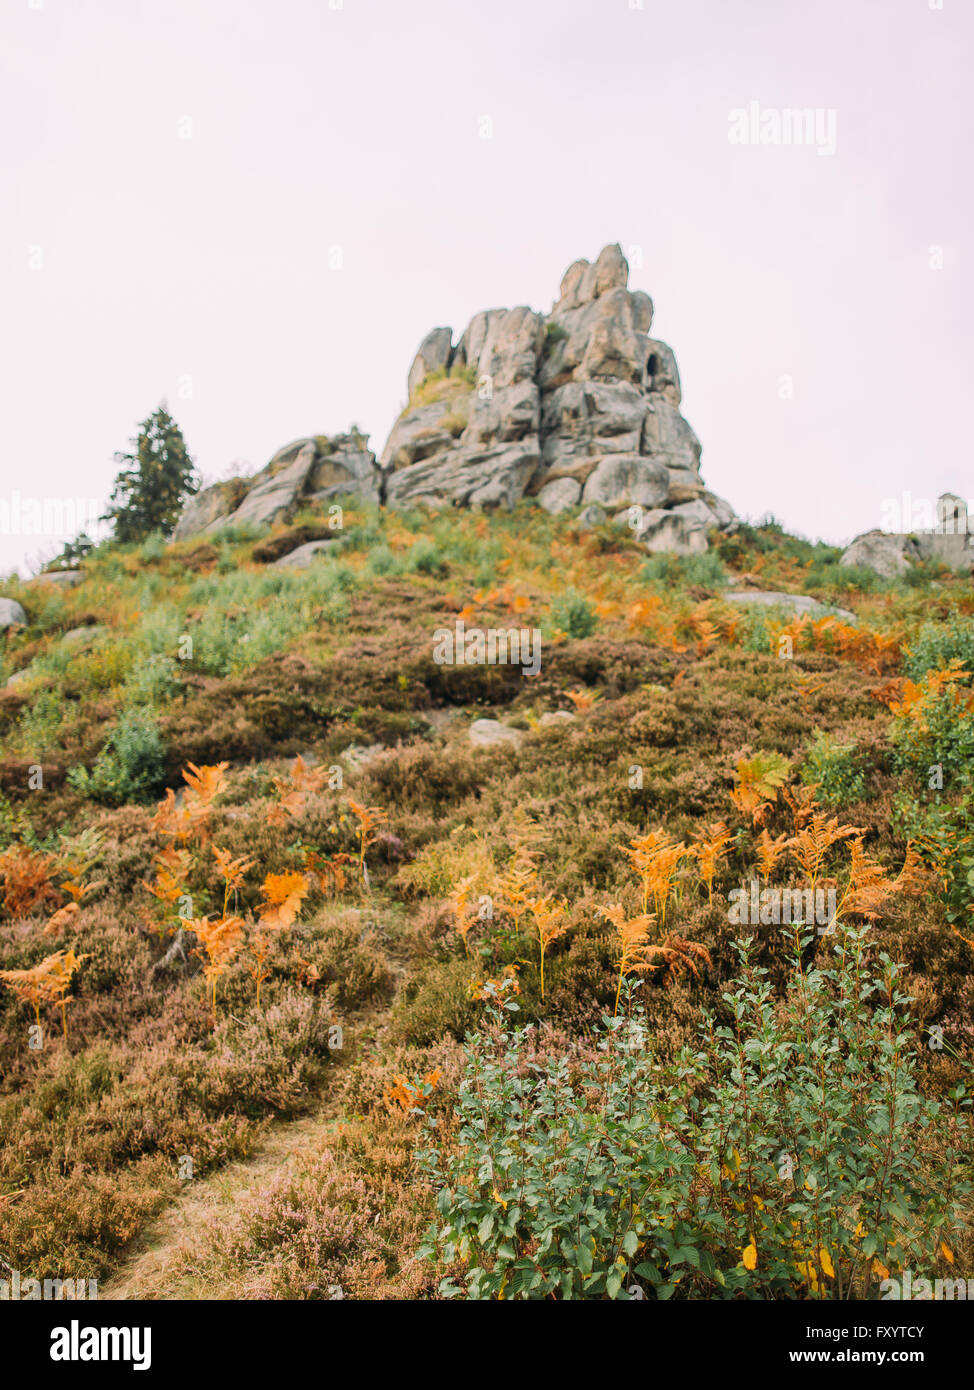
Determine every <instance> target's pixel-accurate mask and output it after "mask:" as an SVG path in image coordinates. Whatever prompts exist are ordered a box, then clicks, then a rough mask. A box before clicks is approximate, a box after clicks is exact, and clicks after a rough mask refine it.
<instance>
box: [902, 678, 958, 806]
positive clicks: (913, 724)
mask: <svg viewBox="0 0 974 1390" xmlns="http://www.w3.org/2000/svg"><path fill="white" fill-rule="evenodd" d="M889 738H890V742H891V743H892V745H893V768H894V771H896V772H900V773H903V772H905V773H909V774H911V775H912V776H914V777H916V778H918V779H919V780H920V781H921V782H923V783H925V784H926V785H927V786H928V787H929V788H930V789H931V790H932V789H933V788H934V787H938V789H939V788H942V789H943V790H945V791H947V792H948V793H950V792H953V791H955V790H958V789H959V790H961V791H965V790H969V788H970V784H971V780H972V778H974V715H972V714H971V712H970V711H969V710H967V709H965V708H964V704H963V702H962V701H958V700H956V699H955V697H954V692H953V691H952V690H950V689H948V690H944V691H942V692H941V693H940V694H939V695H933V694H931V695H928V696H927V698H926V699H925V700H924V703H923V709H922V717H920V718H917V717H914V715H912V714H911V713H909V712H907V713H904V714H900V715H897V716H895V717H894V719H893V721H892V723H891V725H890V731H889ZM931 779H935V780H931Z"/></svg>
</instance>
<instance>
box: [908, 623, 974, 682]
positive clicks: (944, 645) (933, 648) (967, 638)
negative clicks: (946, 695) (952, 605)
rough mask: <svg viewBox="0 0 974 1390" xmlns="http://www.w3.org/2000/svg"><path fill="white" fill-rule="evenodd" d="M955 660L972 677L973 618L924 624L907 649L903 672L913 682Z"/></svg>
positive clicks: (973, 656) (973, 652)
mask: <svg viewBox="0 0 974 1390" xmlns="http://www.w3.org/2000/svg"><path fill="white" fill-rule="evenodd" d="M954 660H959V661H961V662H963V664H964V667H965V668H966V670H967V671H969V672H970V673H971V674H972V675H974V618H962V617H959V616H958V615H957V614H956V613H955V614H952V615H951V617H949V618H946V619H944V620H942V621H939V622H932V621H931V622H926V623H924V624H923V626H922V627H921V629H920V631H919V633H918V634H917V636H916V637H915V638H914V639H913V641H912V642H911V643H910V645H909V647H908V648H907V654H906V660H905V661H904V663H903V669H904V671H905V673H906V675H908V676H909V678H910V679H911V680H913V681H920V680H922V679H923V677H924V676H925V675H926V673H927V672H928V671H939V670H942V669H943V668H944V667H945V666H947V665H948V664H949V663H950V662H951V661H954Z"/></svg>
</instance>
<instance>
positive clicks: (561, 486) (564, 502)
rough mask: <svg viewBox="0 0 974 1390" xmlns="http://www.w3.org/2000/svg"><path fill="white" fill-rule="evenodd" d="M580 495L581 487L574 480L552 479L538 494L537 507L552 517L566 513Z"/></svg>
mask: <svg viewBox="0 0 974 1390" xmlns="http://www.w3.org/2000/svg"><path fill="white" fill-rule="evenodd" d="M581 495H582V485H581V483H579V482H578V480H577V479H576V478H553V479H552V480H551V482H550V483H545V485H544V487H543V488H542V489H541V491H540V492H539V493H538V499H537V500H538V505H539V507H543V508H544V509H545V511H546V512H550V513H551V515H552V516H557V515H558V513H559V512H567V511H568V510H569V508H570V507H574V506H575V504H576V503H577V502H578V500H579V498H580V497H581Z"/></svg>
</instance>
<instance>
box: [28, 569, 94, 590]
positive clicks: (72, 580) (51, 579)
mask: <svg viewBox="0 0 974 1390" xmlns="http://www.w3.org/2000/svg"><path fill="white" fill-rule="evenodd" d="M84 577H85V576H84V571H83V570H41V572H40V574H35V575H34V577H33V579H32V580H31V583H32V584H53V585H54V587H55V588H56V589H75V588H77V586H78V585H79V584H80V583H81V581H82V580H83V579H84Z"/></svg>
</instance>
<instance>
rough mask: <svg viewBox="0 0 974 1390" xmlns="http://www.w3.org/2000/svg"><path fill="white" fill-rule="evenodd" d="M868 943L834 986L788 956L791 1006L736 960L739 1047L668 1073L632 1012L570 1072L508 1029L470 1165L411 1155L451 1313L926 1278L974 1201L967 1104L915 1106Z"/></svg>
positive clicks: (480, 1055)
mask: <svg viewBox="0 0 974 1390" xmlns="http://www.w3.org/2000/svg"><path fill="white" fill-rule="evenodd" d="M868 936H869V929H868V928H854V929H843V930H842V932H841V939H840V940H838V941H837V942H836V950H835V952H834V954H832V955H830V956H829V957H828V958H827V959H826V960H825V962H824V963H822V964H815V963H812V964H809V963H808V960H807V956H808V951H809V948H810V947H811V944H812V941H813V940H814V937H813V936H811V935H809V936H807V937H806V938H805V939H804V940H802V941H796V942H795V946H794V948H793V954H794V975H793V977H792V983H791V985H790V987H789V989H788V992H787V995H786V998H785V1000H784V1001H783V1003H779V1002H778V1001H777V1000H776V999H775V997H774V994H773V991H772V987H771V985H770V983H769V982H768V979H767V971H765V970H763V969H761V968H758V967H756V966H755V965H754V964H753V961H752V942H751V940H745V941H743V942H740V943H736V945H737V950H738V954H739V957H740V962H741V968H740V974H739V977H738V979H737V980H736V981H735V982H734V983H733V985H732V986H731V988H730V989H729V990H728V991H727V992H726V993H725V994H724V1001H725V1004H726V1006H727V1010H728V1011H729V1017H730V1023H729V1026H727V1025H721V1026H718V1025H717V1023H716V1021H715V1020H713V1019H710V1020H707V1021H705V1022H704V1024H703V1026H702V1028H701V1033H700V1042H699V1045H698V1047H697V1048H685V1049H683V1050H682V1051H681V1052H680V1053H679V1054H678V1055H677V1056H676V1058H675V1060H674V1061H672V1062H659V1061H657V1059H656V1057H655V1056H654V1053H653V1050H652V1037H651V1034H650V1031H649V1030H648V1029H647V1028H646V1026H645V1023H644V1021H643V1018H642V1015H641V1012H640V1011H639V1010H636V1011H634V1012H632V1013H631V1014H630V1016H629V1017H628V1018H623V1017H620V1018H616V1019H610V1018H608V1017H606V1018H605V1020H604V1028H603V1031H602V1034H601V1038H600V1039H599V1040H598V1043H597V1045H596V1046H595V1047H593V1046H592V1045H591V1044H583V1043H579V1044H576V1045H575V1046H574V1048H573V1049H572V1051H571V1052H569V1053H567V1054H566V1053H565V1052H564V1050H563V1049H561V1048H559V1047H548V1048H547V1049H546V1047H545V1037H544V1033H543V1032H542V1033H536V1032H535V1031H534V1030H531V1029H517V1028H511V1029H510V1030H509V1029H508V1026H507V1025H506V1024H505V1023H504V1021H503V1015H502V1013H501V1011H500V1010H499V1009H498V1010H496V1012H495V1014H494V1019H495V1023H494V1026H493V1027H492V1028H490V1029H486V1030H482V1031H481V1032H478V1033H476V1034H474V1035H473V1036H472V1037H470V1038H469V1039H468V1041H467V1044H466V1067H465V1072H464V1076H463V1079H462V1081H461V1084H460V1087H459V1092H458V1100H457V1110H456V1114H457V1120H458V1122H459V1133H458V1135H457V1139H458V1144H457V1145H456V1146H450V1147H449V1148H445V1149H444V1151H440V1150H439V1149H438V1147H437V1146H436V1145H435V1137H436V1130H435V1128H432V1129H431V1130H430V1131H429V1132H430V1134H431V1136H432V1139H433V1140H434V1143H433V1145H432V1146H431V1147H430V1148H429V1149H427V1150H425V1151H424V1152H423V1153H421V1155H420V1163H421V1166H422V1168H423V1169H424V1171H425V1172H426V1174H427V1176H428V1177H429V1178H430V1180H431V1181H432V1183H433V1184H434V1186H435V1187H436V1188H437V1189H438V1197H437V1207H438V1210H439V1212H440V1215H441V1218H442V1222H441V1224H438V1225H437V1226H436V1227H434V1228H433V1229H432V1230H431V1231H430V1232H429V1234H428V1241H427V1245H426V1247H425V1248H424V1251H423V1253H424V1254H425V1255H426V1256H427V1257H428V1258H432V1259H436V1258H441V1259H443V1260H444V1261H446V1262H447V1263H448V1264H450V1263H454V1262H457V1261H461V1262H463V1263H465V1264H466V1265H467V1272H466V1274H465V1277H464V1288H463V1289H461V1288H459V1287H458V1286H457V1285H456V1284H455V1283H454V1282H453V1280H452V1279H449V1278H448V1279H445V1280H444V1281H443V1283H442V1284H441V1292H442V1293H443V1294H445V1295H446V1296H451V1295H453V1296H455V1295H457V1294H459V1293H466V1295H467V1296H468V1297H471V1298H495V1297H499V1296H501V1295H503V1297H505V1298H546V1297H561V1298H623V1299H624V1298H632V1297H637V1298H638V1297H654V1298H664V1299H665V1298H670V1297H672V1296H673V1295H674V1294H675V1293H677V1292H678V1293H679V1294H680V1295H682V1296H688V1297H697V1298H722V1297H729V1298H739V1297H746V1298H774V1297H786V1298H795V1297H811V1298H837V1299H842V1298H849V1297H870V1296H872V1297H875V1296H876V1294H877V1291H878V1281H879V1279H880V1278H884V1277H886V1276H885V1275H884V1274H883V1272H882V1270H883V1268H885V1269H886V1270H888V1271H889V1274H890V1275H895V1274H896V1273H898V1272H899V1271H901V1270H903V1269H904V1268H907V1267H909V1268H912V1269H915V1270H916V1269H923V1268H924V1267H925V1266H926V1265H928V1263H929V1261H930V1260H931V1259H933V1258H935V1257H936V1250H937V1244H938V1241H939V1240H940V1238H941V1236H944V1237H947V1236H948V1235H950V1223H951V1222H952V1221H953V1220H955V1219H957V1220H959V1219H960V1216H959V1203H958V1200H957V1199H958V1198H960V1197H962V1196H965V1195H966V1194H967V1193H969V1192H970V1190H971V1189H970V1184H968V1183H965V1182H959V1183H958V1182H957V1181H956V1172H955V1169H956V1167H957V1165H958V1163H959V1161H960V1160H961V1158H962V1156H963V1154H964V1152H965V1150H966V1147H967V1146H968V1145H969V1144H970V1138H971V1135H970V1130H971V1125H970V1118H969V1115H968V1114H967V1110H966V1107H967V1106H968V1105H969V1102H968V1101H967V1100H966V1099H965V1098H964V1091H963V1087H957V1088H956V1089H955V1091H954V1092H952V1093H951V1099H952V1105H951V1107H950V1108H949V1109H947V1108H945V1107H944V1106H942V1105H941V1104H940V1103H939V1102H936V1101H930V1100H925V1099H923V1098H922V1097H921V1095H920V1094H919V1092H918V1089H917V1080H916V1071H917V1062H916V1053H917V1041H916V1038H915V1037H914V1036H913V1034H912V1033H911V1031H910V1030H909V1029H908V1027H907V1026H906V1022H905V1013H904V1006H905V1005H906V1003H907V1002H908V1001H907V999H906V997H905V996H904V995H903V994H902V992H901V991H900V988H899V975H900V967H898V966H897V965H895V964H894V963H893V962H892V961H891V960H890V959H889V957H888V956H887V955H885V953H883V954H880V955H879V957H878V961H877V962H876V963H875V965H873V964H872V963H871V962H870V961H869V960H868V959H867V954H866V941H867V938H868ZM505 1007H506V1008H507V1009H515V1008H516V1005H514V1004H513V1003H507V1004H506V1005H505ZM934 1147H935V1148H936V1154H935V1155H934V1154H933V1153H932V1150H933V1149H934ZM921 1156H922V1157H923V1163H922V1164H921V1162H920V1159H921ZM948 1190H949V1191H950V1192H951V1196H950V1197H948V1196H947V1195H946V1193H947V1192H948ZM950 1238H951V1239H953V1236H952V1235H950Z"/></svg>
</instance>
